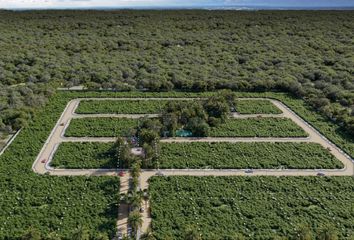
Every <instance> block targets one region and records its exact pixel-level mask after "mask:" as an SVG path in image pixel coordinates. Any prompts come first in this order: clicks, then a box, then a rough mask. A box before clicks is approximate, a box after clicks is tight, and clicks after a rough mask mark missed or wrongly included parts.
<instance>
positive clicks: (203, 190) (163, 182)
mask: <svg viewBox="0 0 354 240" xmlns="http://www.w3.org/2000/svg"><path fill="white" fill-rule="evenodd" d="M353 185H354V180H353V178H352V177H331V178H314V177H192V176H189V177H186V176H175V177H159V178H157V177H154V178H152V179H151V180H150V186H149V190H150V195H151V209H152V214H151V216H152V230H153V232H154V234H155V236H156V239H161V240H162V239H167V238H172V239H181V240H182V239H185V238H184V236H185V234H186V231H188V229H190V228H192V229H194V230H195V231H197V232H198V233H199V234H201V235H202V239H208V240H209V239H210V240H211V239H213V240H217V239H220V240H221V239H235V238H236V236H238V237H245V239H274V238H275V237H286V238H285V239H289V238H290V239H291V237H295V236H296V233H297V231H299V229H300V228H301V226H305V227H306V226H308V227H309V229H310V231H311V232H312V233H317V232H319V231H320V230H321V228H322V229H323V228H326V229H330V228H334V229H335V232H337V234H338V236H339V239H351V238H349V237H353V236H354V228H353V221H354V214H353V202H352V199H353V198H354V195H353V193H354V192H353ZM236 239H239V238H236Z"/></svg>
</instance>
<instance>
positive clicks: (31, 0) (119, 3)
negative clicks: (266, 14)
mask: <svg viewBox="0 0 354 240" xmlns="http://www.w3.org/2000/svg"><path fill="white" fill-rule="evenodd" d="M142 6H143V7H178V6H179V7H208V6H219V7H230V6H254V7H257V6H266V7H275V8H276V7H320V8H322V7H354V0H0V8H5V9H16V8H95V7H97V8H98V7H107V8H129V7H142Z"/></svg>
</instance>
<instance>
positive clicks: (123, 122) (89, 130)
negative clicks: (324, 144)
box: [65, 117, 308, 137]
mask: <svg viewBox="0 0 354 240" xmlns="http://www.w3.org/2000/svg"><path fill="white" fill-rule="evenodd" d="M138 121H139V120H138V119H129V118H114V117H109V118H107V117H102V118H79V119H72V120H71V122H70V125H69V127H68V128H67V129H66V131H65V136H66V137H116V136H123V135H125V133H127V132H129V131H130V130H131V129H133V128H136V127H137V126H138ZM209 136H210V137H307V136H308V134H307V133H306V132H305V131H304V130H303V129H302V128H301V127H299V126H298V125H296V124H295V123H294V122H293V121H292V120H291V119H288V118H248V119H233V118H231V119H228V120H226V122H225V123H223V124H220V125H219V126H217V127H214V128H211V130H210V133H209Z"/></svg>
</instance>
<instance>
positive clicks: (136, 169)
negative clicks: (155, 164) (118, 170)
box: [130, 161, 141, 178]
mask: <svg viewBox="0 0 354 240" xmlns="http://www.w3.org/2000/svg"><path fill="white" fill-rule="evenodd" d="M140 165H141V162H140V161H137V162H135V163H134V164H133V165H132V168H131V169H130V174H131V176H132V178H139V177H140V170H141V168H140Z"/></svg>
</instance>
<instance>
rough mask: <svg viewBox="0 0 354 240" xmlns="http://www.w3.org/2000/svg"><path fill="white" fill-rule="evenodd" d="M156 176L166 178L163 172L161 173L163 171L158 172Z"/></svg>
mask: <svg viewBox="0 0 354 240" xmlns="http://www.w3.org/2000/svg"><path fill="white" fill-rule="evenodd" d="M156 176H165V174H163V172H161V171H158V172H157V173H156Z"/></svg>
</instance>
